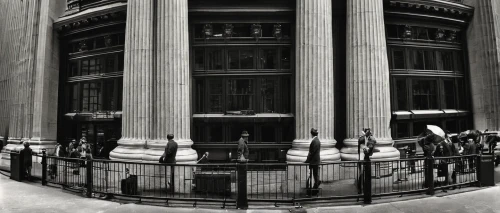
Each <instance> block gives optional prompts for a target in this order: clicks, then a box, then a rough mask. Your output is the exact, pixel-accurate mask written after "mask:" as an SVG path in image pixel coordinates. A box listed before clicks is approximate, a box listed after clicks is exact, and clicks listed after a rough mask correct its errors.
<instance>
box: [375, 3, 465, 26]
mask: <svg viewBox="0 0 500 213" xmlns="http://www.w3.org/2000/svg"><path fill="white" fill-rule="evenodd" d="M384 3H385V5H384V8H385V10H386V12H387V11H389V12H405V13H407V14H411V13H414V14H425V15H432V16H434V17H436V16H441V17H446V18H451V19H457V20H461V21H465V22H468V21H469V20H470V19H471V17H472V16H473V14H474V8H473V7H471V6H468V5H465V4H462V3H459V2H457V1H451V0H385V1H384Z"/></svg>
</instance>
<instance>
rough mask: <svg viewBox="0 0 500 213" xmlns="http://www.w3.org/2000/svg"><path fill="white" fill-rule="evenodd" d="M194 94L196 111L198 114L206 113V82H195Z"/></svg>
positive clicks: (197, 80) (199, 80) (198, 80)
mask: <svg viewBox="0 0 500 213" xmlns="http://www.w3.org/2000/svg"><path fill="white" fill-rule="evenodd" d="M194 93H195V96H194V97H195V100H194V104H195V107H194V110H195V112H196V113H203V112H204V111H205V110H204V105H205V102H204V97H205V95H204V93H205V84H204V81H203V80H202V79H196V80H195V84H194Z"/></svg>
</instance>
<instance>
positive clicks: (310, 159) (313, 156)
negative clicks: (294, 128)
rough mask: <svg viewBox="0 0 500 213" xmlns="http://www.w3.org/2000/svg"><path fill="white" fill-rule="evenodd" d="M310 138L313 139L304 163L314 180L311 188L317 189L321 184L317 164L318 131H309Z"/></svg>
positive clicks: (319, 144)
mask: <svg viewBox="0 0 500 213" xmlns="http://www.w3.org/2000/svg"><path fill="white" fill-rule="evenodd" d="M311 136H312V137H313V139H312V141H311V144H310V145H309V153H308V154H307V159H306V162H305V163H309V170H311V172H312V175H313V178H314V186H313V188H315V189H317V188H318V187H319V185H320V184H321V181H320V180H319V164H320V163H321V158H320V150H321V142H320V141H319V139H318V130H317V129H315V128H312V129H311Z"/></svg>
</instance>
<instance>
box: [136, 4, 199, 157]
mask: <svg viewBox="0 0 500 213" xmlns="http://www.w3.org/2000/svg"><path fill="white" fill-rule="evenodd" d="M157 8H158V11H157V13H156V14H157V17H156V18H157V28H156V29H157V32H156V34H155V35H156V44H157V45H156V48H157V49H156V70H155V71H156V82H155V83H156V94H155V103H154V104H155V107H156V108H155V110H156V115H157V116H156V120H155V136H156V137H155V140H154V142H152V143H149V144H148V148H151V149H150V150H148V151H147V152H146V156H151V157H153V158H152V160H157V159H158V157H159V156H160V155H161V154H162V153H163V149H164V148H165V146H166V144H167V134H169V133H171V134H174V136H175V138H174V140H175V141H177V143H178V146H179V150H178V152H177V156H176V160H177V162H194V161H196V158H197V154H196V151H195V150H193V149H192V148H191V145H192V144H193V142H192V141H191V139H190V127H191V123H190V122H191V114H190V106H191V101H190V100H191V98H190V73H189V30H188V1H187V0H169V1H158V5H157Z"/></svg>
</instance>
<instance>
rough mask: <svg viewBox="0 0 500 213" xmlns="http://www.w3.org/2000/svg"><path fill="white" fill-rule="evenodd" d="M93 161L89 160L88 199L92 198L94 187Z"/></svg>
mask: <svg viewBox="0 0 500 213" xmlns="http://www.w3.org/2000/svg"><path fill="white" fill-rule="evenodd" d="M92 164H93V163H92V160H87V194H86V196H87V197H92V187H93V185H94V184H93V178H92Z"/></svg>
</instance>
